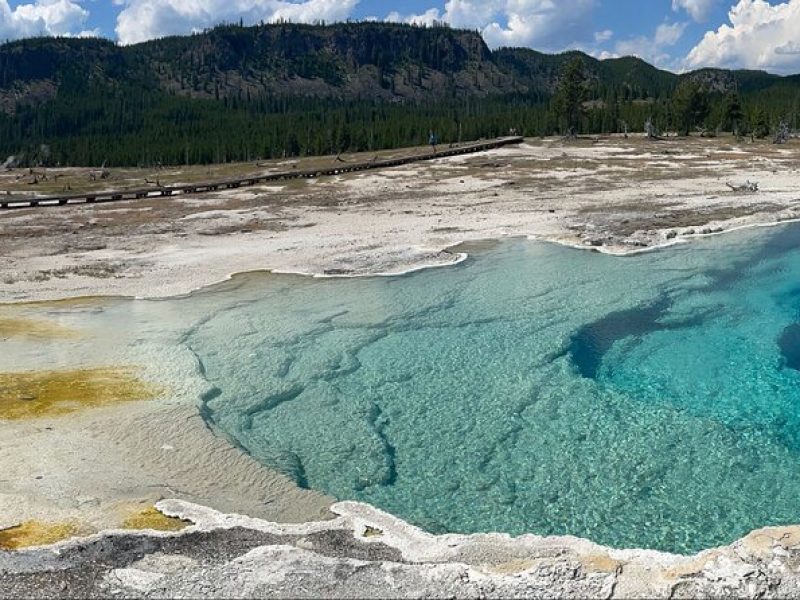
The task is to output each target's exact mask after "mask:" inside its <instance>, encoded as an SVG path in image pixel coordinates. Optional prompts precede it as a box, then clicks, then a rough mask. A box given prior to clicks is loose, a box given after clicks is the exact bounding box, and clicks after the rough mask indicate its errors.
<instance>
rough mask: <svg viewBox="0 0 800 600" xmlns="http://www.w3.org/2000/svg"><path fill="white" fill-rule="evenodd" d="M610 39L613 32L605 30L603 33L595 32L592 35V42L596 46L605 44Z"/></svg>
mask: <svg viewBox="0 0 800 600" xmlns="http://www.w3.org/2000/svg"><path fill="white" fill-rule="evenodd" d="M612 37H614V32H613V31H611V30H610V29H605V30H603V31H596V32H595V34H594V41H595V42H597V43H598V44H602V43H603V42H607V41H608V40H610V39H611V38H612Z"/></svg>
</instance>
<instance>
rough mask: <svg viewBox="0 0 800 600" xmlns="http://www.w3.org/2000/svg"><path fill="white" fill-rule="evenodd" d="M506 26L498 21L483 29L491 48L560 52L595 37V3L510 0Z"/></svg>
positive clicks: (591, 0) (588, 0)
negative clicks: (528, 48)
mask: <svg viewBox="0 0 800 600" xmlns="http://www.w3.org/2000/svg"><path fill="white" fill-rule="evenodd" d="M503 5H504V6H503V10H502V14H503V16H504V17H505V24H502V23H501V22H499V21H494V22H492V23H490V24H489V25H488V26H486V27H485V28H484V30H483V37H484V38H485V39H486V42H487V43H488V44H489V45H490V46H494V47H497V46H534V45H535V46H537V47H539V48H542V49H547V50H556V49H558V50H560V49H563V48H566V47H568V46H571V45H574V44H575V43H576V42H579V41H583V40H585V39H588V38H590V37H591V35H592V29H591V24H592V23H591V19H590V15H591V9H592V8H593V7H594V5H595V0H557V1H556V0H506V1H505V2H503Z"/></svg>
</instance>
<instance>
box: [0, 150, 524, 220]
mask: <svg viewBox="0 0 800 600" xmlns="http://www.w3.org/2000/svg"><path fill="white" fill-rule="evenodd" d="M522 141H523V138H522V137H505V138H498V139H496V140H488V141H485V142H476V143H472V144H466V145H464V146H459V147H457V148H447V149H445V150H441V151H439V152H435V153H434V152H430V153H428V154H420V155H417V156H404V157H400V158H390V159H385V160H375V161H370V162H361V163H353V164H348V163H343V164H341V165H339V166H335V167H330V168H325V169H312V170H307V171H287V172H284V173H269V174H267V175H255V176H252V177H244V178H242V179H227V180H223V181H212V182H207V183H193V184H187V185H178V186H160V187H152V188H141V189H132V190H119V191H113V190H112V191H105V192H87V193H83V194H73V195H69V196H42V197H31V198H15V197H13V196H10V197H2V198H0V209H5V210H9V209H16V208H48V207H56V206H71V205H75V204H95V203H100V202H120V201H123V200H140V199H143V198H167V197H172V196H180V195H195V194H204V193H207V192H216V191H219V190H232V189H236V188H242V187H249V186H253V185H258V184H261V183H267V182H271V181H287V180H290V179H315V178H317V177H329V176H334V175H342V174H344V173H355V172H357V171H369V170H373V169H387V168H390V167H398V166H401V165H407V164H411V163H415V162H422V161H429V160H436V159H439V158H447V157H449V156H460V155H463V154H474V153H476V152H485V151H487V150H494V149H496V148H501V147H503V146H510V145H513V144H520V143H522Z"/></svg>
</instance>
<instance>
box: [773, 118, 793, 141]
mask: <svg viewBox="0 0 800 600" xmlns="http://www.w3.org/2000/svg"><path fill="white" fill-rule="evenodd" d="M791 136H792V134H791V132H790V131H789V124H788V123H787V122H786V121H781V122H780V125H778V131H777V132H776V133H775V139H774V140H773V141H772V143H773V144H785V143H787V142H788V141H789V138H790V137H791Z"/></svg>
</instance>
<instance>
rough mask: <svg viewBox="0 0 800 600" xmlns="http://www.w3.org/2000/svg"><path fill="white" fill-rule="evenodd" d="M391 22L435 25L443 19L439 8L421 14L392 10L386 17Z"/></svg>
mask: <svg viewBox="0 0 800 600" xmlns="http://www.w3.org/2000/svg"><path fill="white" fill-rule="evenodd" d="M385 20H386V21H388V22H389V23H409V24H411V25H428V26H430V25H433V24H434V23H435V22H439V21H442V20H443V19H442V15H441V14H440V13H439V9H438V8H431V9H429V10H426V11H425V12H424V13H422V14H420V15H401V14H400V13H399V12H397V11H393V12H390V13H389V14H388V15H387V17H386V19H385Z"/></svg>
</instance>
